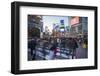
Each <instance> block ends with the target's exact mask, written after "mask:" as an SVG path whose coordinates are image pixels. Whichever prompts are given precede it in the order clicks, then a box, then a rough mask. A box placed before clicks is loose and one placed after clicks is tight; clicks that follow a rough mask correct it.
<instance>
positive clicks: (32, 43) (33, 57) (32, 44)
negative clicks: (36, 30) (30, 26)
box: [28, 39, 36, 60]
mask: <svg viewBox="0 0 100 76" xmlns="http://www.w3.org/2000/svg"><path fill="white" fill-rule="evenodd" d="M35 47H36V40H34V39H32V40H31V41H29V42H28V48H30V50H31V56H32V60H35V56H36V50H35ZM33 52H34V53H33Z"/></svg>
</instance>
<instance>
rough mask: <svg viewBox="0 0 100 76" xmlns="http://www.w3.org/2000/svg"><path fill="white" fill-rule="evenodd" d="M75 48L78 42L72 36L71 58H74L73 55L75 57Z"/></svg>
mask: <svg viewBox="0 0 100 76" xmlns="http://www.w3.org/2000/svg"><path fill="white" fill-rule="evenodd" d="M76 48H78V44H77V42H76V40H75V39H74V38H73V39H72V59H74V57H76Z"/></svg>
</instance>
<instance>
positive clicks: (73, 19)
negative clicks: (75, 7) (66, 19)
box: [71, 17, 79, 26]
mask: <svg viewBox="0 0 100 76" xmlns="http://www.w3.org/2000/svg"><path fill="white" fill-rule="evenodd" d="M77 23H79V17H74V18H72V19H71V25H72V26H73V25H75V24H77Z"/></svg>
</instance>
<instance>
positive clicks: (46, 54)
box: [35, 47, 72, 60]
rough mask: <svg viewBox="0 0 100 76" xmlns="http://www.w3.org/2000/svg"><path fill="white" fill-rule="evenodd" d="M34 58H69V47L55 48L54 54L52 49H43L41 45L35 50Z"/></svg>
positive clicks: (70, 55)
mask: <svg viewBox="0 0 100 76" xmlns="http://www.w3.org/2000/svg"><path fill="white" fill-rule="evenodd" d="M35 51H36V52H35V54H36V56H35V60H54V59H71V58H72V54H71V52H70V50H69V49H64V48H61V49H57V52H56V54H54V51H52V50H49V49H47V48H45V49H43V48H41V47H38V48H37V49H36V50H35Z"/></svg>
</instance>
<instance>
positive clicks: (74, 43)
mask: <svg viewBox="0 0 100 76" xmlns="http://www.w3.org/2000/svg"><path fill="white" fill-rule="evenodd" d="M79 45H82V46H84V48H87V39H86V38H84V39H82V38H79V39H78V38H71V37H70V38H49V39H46V38H42V39H40V38H37V37H35V38H32V39H29V40H28V49H30V51H31V56H32V60H35V56H36V48H38V47H40V46H41V47H42V49H43V54H44V57H45V56H46V53H45V48H48V49H49V50H50V51H51V52H52V54H53V57H52V59H54V58H55V57H56V54H57V47H59V48H60V49H61V48H64V49H66V48H67V49H68V50H69V54H71V55H72V59H74V58H75V56H76V49H77V48H78V47H79ZM44 60H45V58H44Z"/></svg>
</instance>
